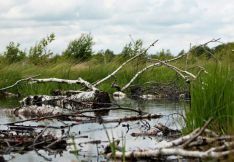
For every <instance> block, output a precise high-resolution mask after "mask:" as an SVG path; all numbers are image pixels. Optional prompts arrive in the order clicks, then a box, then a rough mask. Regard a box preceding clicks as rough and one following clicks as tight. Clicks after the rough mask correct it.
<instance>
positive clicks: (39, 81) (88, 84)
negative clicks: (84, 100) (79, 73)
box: [30, 78, 98, 91]
mask: <svg viewBox="0 0 234 162" xmlns="http://www.w3.org/2000/svg"><path fill="white" fill-rule="evenodd" d="M46 82H57V83H67V84H82V85H84V86H85V87H87V88H88V89H91V90H92V91H97V90H98V89H97V88H96V87H95V86H93V85H92V84H91V83H89V82H88V81H86V80H84V79H82V78H78V79H77V80H67V79H58V78H47V79H32V80H31V82H30V83H31V84H33V83H46Z"/></svg>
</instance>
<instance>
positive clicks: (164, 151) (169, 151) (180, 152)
mask: <svg viewBox="0 0 234 162" xmlns="http://www.w3.org/2000/svg"><path fill="white" fill-rule="evenodd" d="M233 153H234V150H233V149H232V150H228V151H222V152H215V151H204V152H202V151H189V150H184V149H181V148H161V149H155V150H147V151H128V152H125V153H124V156H125V158H152V157H154V158H156V157H160V156H170V155H175V156H183V157H192V158H215V159H218V158H221V157H223V156H226V155H231V154H233ZM107 157H108V158H111V157H112V154H111V153H109V154H107ZM115 157H116V158H122V157H123V153H122V152H119V151H117V152H116V153H115Z"/></svg>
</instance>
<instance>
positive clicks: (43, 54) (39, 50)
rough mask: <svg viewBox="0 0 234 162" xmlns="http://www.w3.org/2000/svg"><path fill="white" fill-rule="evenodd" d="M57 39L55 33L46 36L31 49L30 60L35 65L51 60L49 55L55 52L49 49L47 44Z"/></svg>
mask: <svg viewBox="0 0 234 162" xmlns="http://www.w3.org/2000/svg"><path fill="white" fill-rule="evenodd" d="M54 40H55V34H53V33H52V34H50V35H49V36H47V37H46V38H43V39H42V40H41V41H40V42H39V43H38V44H36V45H35V46H34V47H31V48H30V50H29V60H30V62H32V63H33V64H35V65H41V64H46V63H48V61H49V57H50V56H51V55H52V54H53V53H52V52H51V51H50V50H47V46H48V45H49V44H50V43H51V42H52V41H54Z"/></svg>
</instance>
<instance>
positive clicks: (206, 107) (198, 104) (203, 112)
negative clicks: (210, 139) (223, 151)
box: [186, 64, 234, 133]
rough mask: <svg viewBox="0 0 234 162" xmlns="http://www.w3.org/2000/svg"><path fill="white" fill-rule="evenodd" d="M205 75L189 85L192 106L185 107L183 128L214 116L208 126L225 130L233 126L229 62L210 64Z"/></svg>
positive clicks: (233, 90) (233, 98)
mask: <svg viewBox="0 0 234 162" xmlns="http://www.w3.org/2000/svg"><path fill="white" fill-rule="evenodd" d="M206 69H207V71H208V74H207V75H203V76H202V77H201V78H199V79H198V80H196V81H194V82H193V83H192V85H191V107H189V108H187V109H186V118H187V120H186V130H187V131H191V130H194V129H195V128H197V127H200V126H202V125H203V124H204V122H205V121H206V120H208V118H210V117H214V119H215V120H214V121H213V124H211V125H210V127H211V128H212V129H213V130H219V131H220V132H223V133H227V132H230V131H231V130H233V128H234V71H233V69H232V66H231V65H222V64H209V65H207V67H206Z"/></svg>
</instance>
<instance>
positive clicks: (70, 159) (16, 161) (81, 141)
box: [0, 99, 183, 162]
mask: <svg viewBox="0 0 234 162" xmlns="http://www.w3.org/2000/svg"><path fill="white" fill-rule="evenodd" d="M117 103H118V104H120V105H122V106H125V107H130V108H135V109H141V110H143V111H144V112H148V113H152V114H162V115H165V116H164V117H162V118H160V119H154V120H151V121H133V122H125V123H121V124H118V123H109V124H105V125H103V124H98V123H89V124H80V125H76V126H74V127H72V128H71V130H70V133H71V134H73V135H74V136H76V137H77V138H74V140H73V139H69V140H68V142H69V143H72V144H70V145H69V146H68V147H67V150H65V151H62V152H61V153H60V154H56V155H48V152H45V151H43V150H40V151H39V152H40V153H41V154H42V155H44V156H46V157H47V158H51V160H52V161H54V162H65V161H66V162H75V161H79V162H80V161H82V160H84V161H98V162H101V161H106V159H105V157H104V156H103V155H101V152H103V151H104V147H105V146H106V145H108V136H109V138H111V140H112V139H113V138H114V139H115V140H116V139H119V140H120V141H121V142H120V146H121V145H122V142H123V141H124V142H125V143H126V145H125V147H126V150H137V149H152V148H154V146H155V144H156V143H157V142H159V141H160V140H162V137H160V136H159V137H132V136H131V133H138V132H144V131H146V130H147V129H149V126H150V128H153V126H154V125H156V124H157V123H159V122H160V123H162V124H165V125H166V126H168V127H170V128H173V129H180V128H181V127H182V126H183V120H182V118H181V117H180V116H178V115H176V113H180V114H181V113H183V104H178V103H172V102H168V101H134V100H130V99H125V100H121V101H117ZM0 107H1V109H3V108H4V107H3V106H1V105H0ZM88 114H90V115H93V114H92V113H88ZM130 115H137V113H135V112H130V111H123V110H112V111H110V112H109V113H108V114H105V115H104V116H103V118H104V119H114V118H121V117H125V116H130ZM17 120H19V118H16V117H14V116H12V115H10V114H8V113H5V111H3V110H2V111H1V118H0V123H1V125H0V128H1V129H7V127H6V126H4V125H3V124H4V123H8V122H14V121H17ZM24 124H25V125H38V124H43V125H50V126H62V125H64V123H63V122H61V121H56V120H52V121H44V122H40V123H38V122H26V123H24ZM66 124H69V122H66ZM126 124H128V125H129V128H127V127H125V125H126ZM104 127H105V129H104ZM48 131H50V132H51V133H53V134H55V135H56V136H60V135H61V131H60V130H59V131H58V130H57V131H56V130H52V129H48ZM82 136H83V137H82ZM84 136H85V138H84ZM94 140H100V141H101V143H100V144H90V143H86V142H90V141H94ZM74 152H75V153H74ZM12 156H13V159H12V160H10V161H11V162H44V161H46V160H45V159H44V158H43V157H41V156H38V155H37V154H36V153H35V152H34V151H30V152H27V153H24V154H17V153H14V154H10V155H4V158H5V159H6V160H8V159H10V158H12Z"/></svg>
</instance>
